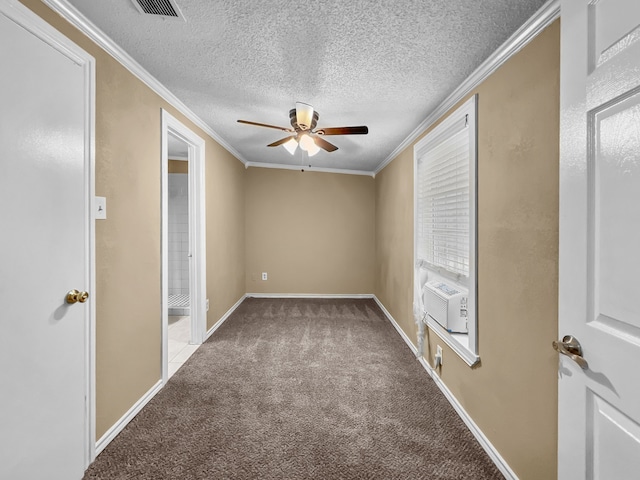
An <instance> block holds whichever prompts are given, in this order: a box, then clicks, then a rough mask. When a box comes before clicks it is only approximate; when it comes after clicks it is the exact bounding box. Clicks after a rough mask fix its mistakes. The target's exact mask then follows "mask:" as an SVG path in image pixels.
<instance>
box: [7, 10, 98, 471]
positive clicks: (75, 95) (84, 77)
mask: <svg viewBox="0 0 640 480" xmlns="http://www.w3.org/2000/svg"><path fill="white" fill-rule="evenodd" d="M0 64H1V65H2V74H0V105H1V106H2V107H1V108H0V145H2V148H3V161H2V169H1V172H2V173H1V174H0V196H1V199H2V201H1V202H0V224H1V225H2V228H3V235H2V247H3V248H2V249H0V301H1V302H2V305H3V315H2V320H1V324H2V326H1V333H2V334H1V335H0V363H1V364H2V365H3V368H2V369H0V385H2V393H1V394H0V478H11V479H16V480H19V479H32V478H65V479H67V478H68V479H74V478H81V477H82V475H83V473H84V470H85V469H86V467H87V466H88V465H89V463H90V462H91V461H92V460H93V458H94V446H93V442H94V436H95V412H94V401H95V400H94V398H95V383H94V375H93V372H94V371H95V360H94V351H95V349H94V342H95V335H94V326H95V296H94V290H95V288H94V286H95V269H94V262H95V251H94V238H95V235H94V232H95V229H94V225H93V211H92V208H93V195H94V128H95V127H94V125H95V122H94V105H95V63H94V59H93V58H92V57H91V56H90V55H88V54H87V53H86V52H84V51H83V50H82V49H80V48H79V47H78V46H77V45H75V44H74V43H72V42H71V41H70V40H68V39H67V38H65V37H64V36H63V35H62V34H60V33H59V32H58V31H57V30H55V29H54V28H52V27H51V26H49V25H48V24H47V23H46V22H44V21H43V20H42V19H40V18H39V17H37V16H36V15H35V14H33V13H32V12H31V11H30V10H28V9H27V8H26V7H24V6H23V5H22V4H20V3H19V2H17V1H15V0H0ZM71 289H77V290H85V291H88V292H89V293H90V297H89V300H88V301H87V302H86V303H84V304H82V303H76V304H74V305H69V304H67V303H66V302H65V297H66V294H67V292H68V291H69V290H71Z"/></svg>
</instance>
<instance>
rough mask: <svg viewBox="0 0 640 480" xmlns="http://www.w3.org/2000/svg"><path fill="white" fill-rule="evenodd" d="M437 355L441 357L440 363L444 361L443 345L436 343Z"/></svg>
mask: <svg viewBox="0 0 640 480" xmlns="http://www.w3.org/2000/svg"><path fill="white" fill-rule="evenodd" d="M436 357H438V358H440V365H442V364H443V363H444V362H443V361H442V347H441V346H440V345H436Z"/></svg>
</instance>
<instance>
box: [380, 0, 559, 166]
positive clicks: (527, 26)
mask: <svg viewBox="0 0 640 480" xmlns="http://www.w3.org/2000/svg"><path fill="white" fill-rule="evenodd" d="M558 17H560V0H549V1H548V2H547V3H545V4H544V5H543V6H542V7H540V9H539V10H538V11H537V12H536V13H534V14H533V16H532V17H531V18H529V20H527V21H526V22H525V23H524V25H522V26H521V27H520V28H519V29H518V30H516V31H515V33H514V34H513V35H511V37H509V39H508V40H507V41H506V42H504V43H503V44H502V45H501V46H500V47H499V48H498V49H497V50H496V51H495V52H493V53H492V54H491V56H489V58H487V59H486V60H485V61H484V62H482V64H481V65H480V66H479V67H478V68H477V69H476V70H474V72H473V73H472V74H471V75H469V77H467V79H466V80H465V81H464V82H462V84H461V85H460V86H459V87H458V88H456V89H455V90H454V91H453V92H452V93H451V94H450V95H449V96H448V97H447V98H446V99H445V100H444V101H443V102H442V103H441V104H440V105H439V106H438V107H436V109H435V110H433V111H432V112H431V113H430V114H429V115H428V116H427V118H425V119H424V120H423V121H422V122H421V123H420V125H418V126H417V127H416V128H415V130H413V132H411V133H410V134H409V136H408V137H407V138H405V139H404V140H403V141H402V143H401V144H400V145H398V146H397V147H396V148H395V150H393V152H391V153H390V154H389V156H388V157H387V158H386V159H385V160H384V161H383V162H382V163H381V164H380V165H378V167H377V168H376V169H375V172H374V175H377V174H378V173H380V171H381V170H382V169H383V168H384V167H386V166H387V165H389V163H391V161H392V160H393V159H395V158H396V157H397V156H398V155H399V154H400V153H401V152H402V151H403V150H404V149H406V148H407V147H409V146H410V145H411V144H412V143H413V142H414V141H415V140H416V139H417V138H418V137H419V136H420V135H422V134H423V133H424V132H425V131H426V130H427V129H428V128H429V127H431V125H433V124H434V123H435V122H437V121H438V120H439V119H440V118H441V117H442V116H443V115H444V114H446V113H447V112H448V111H449V110H451V108H453V107H454V106H455V105H456V104H457V103H458V102H459V101H460V100H462V99H463V98H464V97H466V96H467V95H469V93H471V92H472V91H473V90H474V89H475V88H476V87H477V86H478V85H480V84H481V83H482V82H483V81H484V80H485V79H486V78H487V77H488V76H489V75H491V74H492V73H493V72H495V71H496V70H497V69H498V68H499V67H500V66H501V65H502V64H503V63H505V62H506V61H507V60H508V59H509V58H511V57H512V56H513V55H515V54H516V53H518V52H519V51H520V50H522V48H523V47H524V46H525V45H527V44H528V43H529V42H530V41H531V40H533V39H534V38H535V37H536V36H537V35H538V34H539V33H540V32H542V30H544V29H545V28H547V27H548V26H549V25H551V23H552V22H554V21H555V20H556V19H557V18H558Z"/></svg>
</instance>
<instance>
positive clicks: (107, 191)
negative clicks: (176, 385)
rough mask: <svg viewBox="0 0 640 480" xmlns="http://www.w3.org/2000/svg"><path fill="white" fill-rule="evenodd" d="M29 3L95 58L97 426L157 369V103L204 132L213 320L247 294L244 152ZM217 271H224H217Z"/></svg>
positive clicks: (117, 412)
mask: <svg viewBox="0 0 640 480" xmlns="http://www.w3.org/2000/svg"><path fill="white" fill-rule="evenodd" d="M22 3H24V4H25V5H26V6H27V7H29V8H30V9H31V10H33V11H34V12H35V13H37V14H38V15H39V16H41V17H42V18H44V19H45V20H46V21H47V22H48V23H50V24H51V25H52V26H54V27H55V28H57V29H58V30H60V31H61V32H62V33H63V34H65V35H66V36H67V37H69V38H70V39H71V40H73V41H74V42H75V43H77V44H78V45H79V46H81V47H82V48H83V49H85V50H86V51H87V52H89V53H90V54H91V55H93V56H94V57H95V59H96V76H97V79H96V194H97V195H100V196H105V197H107V201H108V211H109V217H108V219H107V220H103V221H102V220H101V221H98V222H96V273H97V275H96V276H97V285H96V291H95V292H93V293H95V298H96V303H97V305H96V330H97V331H96V364H97V365H96V395H97V398H96V417H97V419H96V423H97V425H96V430H97V432H96V435H97V438H100V437H101V436H102V435H103V434H104V433H105V432H106V431H107V430H108V429H109V428H110V427H111V426H112V425H113V424H114V423H115V422H116V421H117V420H118V419H119V418H120V417H121V416H122V415H123V414H124V413H125V412H126V411H127V410H129V408H131V406H132V405H133V404H134V403H135V402H137V401H138V399H140V397H141V396H142V395H143V394H144V393H145V392H146V391H147V390H148V389H149V388H151V386H153V385H154V384H155V383H156V382H157V381H158V380H159V379H160V378H161V349H160V344H161V342H160V338H161V311H160V280H161V278H160V263H161V261H160V165H161V164H160V118H161V117H160V115H161V113H160V112H161V108H165V109H167V110H168V111H169V112H170V113H171V114H172V115H174V116H175V117H176V118H178V119H179V120H180V121H182V122H183V123H185V124H186V125H187V126H188V127H189V128H191V129H192V130H193V131H194V132H196V133H197V134H198V135H200V136H201V137H203V138H205V140H206V146H205V149H206V167H205V168H206V197H207V290H208V296H209V298H210V299H211V309H210V311H209V313H208V319H207V324H208V325H209V326H211V325H213V324H214V323H215V321H216V320H217V319H218V318H220V316H222V314H223V313H224V312H226V311H227V309H228V308H229V307H231V306H232V305H233V304H234V303H235V302H236V301H237V300H238V299H239V298H240V297H241V296H242V295H243V294H244V288H245V285H244V283H245V281H244V249H243V247H242V246H243V244H244V222H243V212H244V194H243V192H244V175H245V169H244V166H243V165H242V163H241V162H239V161H238V160H237V159H235V158H234V157H233V156H232V155H231V154H229V153H228V152H227V151H226V150H224V149H223V148H222V147H221V146H220V145H218V144H217V143H216V142H214V141H213V140H212V139H211V138H210V137H208V136H207V135H206V134H205V133H204V132H203V131H201V130H200V129H198V128H197V127H196V126H195V125H193V124H192V123H191V122H190V121H188V120H187V119H186V118H185V117H184V116H182V115H181V114H179V113H178V112H177V111H176V110H175V109H174V108H172V107H170V106H169V105H168V104H167V103H166V102H165V101H163V100H162V99H161V98H160V97H159V96H158V95H156V94H155V93H154V92H153V91H151V90H150V89H149V88H148V87H147V86H146V85H144V84H143V83H142V82H141V81H140V80H138V79H137V78H136V77H134V76H133V75H132V74H131V73H130V72H129V71H128V70H126V69H125V68H124V67H123V66H122V65H120V64H119V63H118V62H116V61H115V60H114V59H113V58H112V57H111V56H109V55H108V54H106V53H105V52H104V51H102V50H101V49H100V48H98V47H97V46H96V45H95V44H94V43H93V42H91V41H90V40H88V39H87V38H86V37H85V36H84V35H83V34H81V33H79V32H78V31H77V30H76V29H75V28H73V27H71V26H70V25H69V24H68V23H67V22H66V21H64V20H62V18H61V17H59V16H58V15H57V14H55V13H53V12H52V11H51V10H49V9H48V8H47V7H45V6H44V5H43V4H42V3H41V2H40V1H38V0H22ZM220 272H222V273H220Z"/></svg>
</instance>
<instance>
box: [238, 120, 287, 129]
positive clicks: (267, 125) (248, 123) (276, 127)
mask: <svg viewBox="0 0 640 480" xmlns="http://www.w3.org/2000/svg"><path fill="white" fill-rule="evenodd" d="M238 123H244V124H246V125H255V126H256V127H267V128H275V129H276V130H282V131H283V132H293V129H291V128H286V127H278V126H276V125H269V124H267V123H258V122H250V121H249V120H238Z"/></svg>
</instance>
